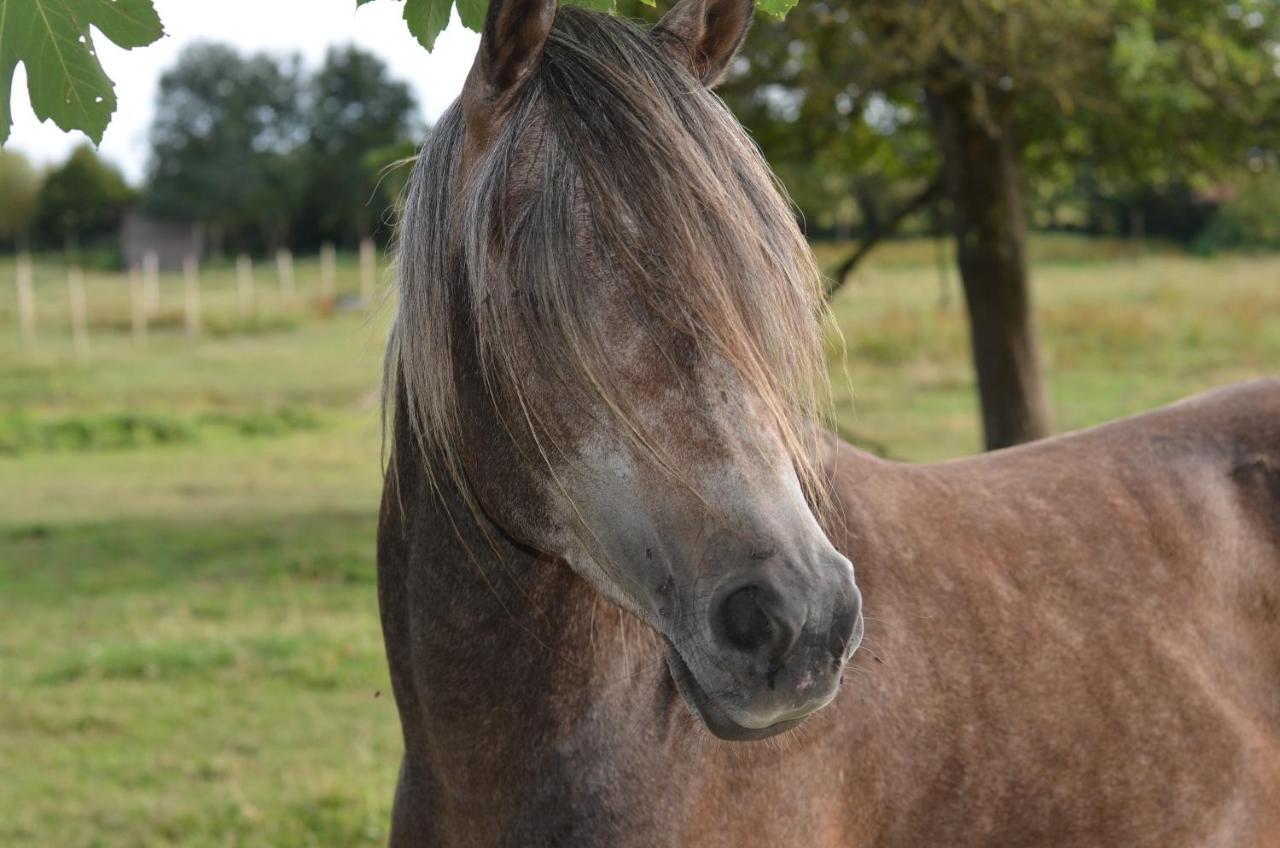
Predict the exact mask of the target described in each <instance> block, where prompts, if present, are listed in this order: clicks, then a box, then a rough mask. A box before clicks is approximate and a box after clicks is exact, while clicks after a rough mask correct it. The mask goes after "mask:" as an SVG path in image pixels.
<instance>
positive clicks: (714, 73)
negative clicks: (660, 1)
mask: <svg viewBox="0 0 1280 848" xmlns="http://www.w3.org/2000/svg"><path fill="white" fill-rule="evenodd" d="M755 10H756V4H755V0H680V2H679V3H677V4H676V5H675V7H674V8H673V9H672V10H671V11H670V12H667V13H666V14H665V15H663V16H662V20H660V21H658V25H657V26H655V27H654V28H653V35H654V37H655V38H657V39H658V40H659V41H660V42H662V43H663V44H664V45H665V46H666V47H667V48H668V49H670V50H671V51H672V52H673V53H674V54H675V55H676V57H677V58H678V59H679V60H680V61H681V62H683V63H684V64H685V66H686V67H688V68H689V70H690V71H692V72H693V75H694V76H695V77H697V78H698V79H700V80H702V82H703V84H704V85H706V86H707V87H708V88H712V87H714V86H715V85H716V83H718V82H720V80H721V79H723V78H724V75H725V73H726V72H728V70H729V63H730V62H732V61H733V57H734V54H736V53H737V52H738V48H739V47H741V46H742V42H743V41H744V40H745V39H746V37H747V30H748V29H750V28H751V18H752V16H753V15H754V14H755Z"/></svg>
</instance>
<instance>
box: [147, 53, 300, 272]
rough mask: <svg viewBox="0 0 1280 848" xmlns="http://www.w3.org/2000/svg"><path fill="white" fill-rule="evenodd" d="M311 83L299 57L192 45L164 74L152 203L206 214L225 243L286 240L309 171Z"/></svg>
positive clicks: (163, 212) (217, 245)
mask: <svg viewBox="0 0 1280 848" xmlns="http://www.w3.org/2000/svg"><path fill="white" fill-rule="evenodd" d="M302 92H303V86H302V82H301V78H300V67H299V61H298V59H297V58H296V57H295V58H290V59H287V60H285V61H283V62H280V61H277V60H275V59H273V58H271V57H269V56H265V55H260V56H252V57H249V58H244V57H241V56H240V55H239V54H238V53H236V52H235V51H234V50H232V49H231V48H229V47H226V46H223V45H216V44H198V45H193V46H191V47H188V48H187V49H186V50H184V51H183V53H182V55H181V56H180V57H179V59H178V63H177V65H175V66H174V67H173V68H172V69H171V70H169V71H167V72H166V73H165V74H164V75H163V76H162V77H161V78H160V93H159V97H158V102H157V103H156V117H155V121H154V123H153V124H152V126H151V149H152V159H151V163H150V167H149V176H148V181H147V190H146V195H145V198H144V204H145V208H146V209H147V211H148V212H150V213H151V214H154V215H158V216H164V217H168V218H175V219H179V220H189V221H200V222H202V223H204V224H205V226H206V228H207V230H208V232H209V238H210V243H211V245H212V246H213V248H214V249H215V250H218V249H221V248H222V247H223V246H224V245H225V244H226V243H227V242H233V243H236V244H241V245H243V244H252V245H257V246H266V247H268V248H274V247H276V246H278V245H280V244H282V243H284V241H285V240H286V239H287V238H288V236H289V229H290V223H291V221H292V220H293V217H294V212H295V210H296V208H297V205H298V202H299V198H300V195H301V191H302V188H303V180H304V173H303V168H302V156H301V154H300V152H299V151H300V148H301V147H302V145H303V143H304V142H305V140H306V138H307V126H306V123H305V121H304V120H303V117H302Z"/></svg>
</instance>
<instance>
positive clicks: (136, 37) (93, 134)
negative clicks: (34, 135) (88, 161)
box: [0, 0, 164, 144]
mask: <svg viewBox="0 0 1280 848" xmlns="http://www.w3.org/2000/svg"><path fill="white" fill-rule="evenodd" d="M90 25H92V26H95V27H97V28H98V30H99V31H100V32H101V33H102V34H103V35H104V36H106V37H107V38H109V39H111V40H112V41H114V42H115V43H116V44H118V45H120V46H121V47H123V48H125V49H132V48H134V47H142V46H145V45H147V44H151V43H152V42H154V41H155V40H156V39H158V38H160V36H162V35H164V27H163V26H161V24H160V18H159V17H158V16H157V15H156V11H155V8H154V7H153V6H152V5H151V0H114V1H113V0H0V143H3V142H5V141H7V140H8V138H9V130H10V124H11V122H12V115H11V113H10V106H9V99H10V96H11V94H12V91H13V72H14V70H15V69H16V68H17V66H18V63H19V62H22V63H23V65H25V66H26V69H27V91H28V93H29V95H30V97H31V108H32V110H33V111H34V112H35V113H36V117H37V118H39V119H40V120H42V121H43V120H48V119H50V118H52V119H53V122H54V123H55V124H57V125H58V127H59V128H61V129H63V130H82V131H83V132H84V133H85V134H86V135H88V136H89V137H90V138H91V139H93V141H94V143H95V144H96V143H98V142H101V141H102V133H103V131H104V130H106V128H107V124H108V123H109V122H110V121H111V115H112V113H114V112H115V110H116V95H115V86H114V85H113V84H112V82H111V79H110V78H109V77H108V76H107V75H106V72H105V71H103V70H102V65H101V64H100V63H99V62H98V56H97V54H96V53H95V52H94V49H93V37H92V35H91V34H90V32H89V27H90Z"/></svg>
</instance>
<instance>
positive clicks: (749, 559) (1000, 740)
mask: <svg viewBox="0 0 1280 848" xmlns="http://www.w3.org/2000/svg"><path fill="white" fill-rule="evenodd" d="M752 16H753V5H752V2H751V0H679V2H678V3H677V4H676V5H675V6H674V7H673V8H672V9H671V10H670V11H669V12H668V13H667V14H666V15H665V16H664V17H662V19H661V20H660V21H659V22H658V23H657V24H656V25H655V26H653V27H652V28H650V29H645V28H643V27H641V26H639V25H637V24H633V23H630V22H627V21H623V20H619V19H616V18H613V17H609V16H604V15H600V14H596V13H594V12H591V11H587V10H584V9H580V8H573V7H566V8H557V5H556V2H555V0H490V3H489V9H488V12H487V17H486V19H485V23H484V28H483V32H482V35H481V41H480V46H479V50H478V53H477V57H476V59H475V63H474V65H473V67H472V69H471V71H470V73H469V75H468V77H467V81H466V83H465V86H464V89H463V92H462V94H461V96H460V97H459V99H458V101H457V102H456V103H455V104H454V105H453V106H452V107H451V108H450V109H449V111H448V112H447V113H446V114H445V115H444V116H443V117H442V119H441V121H440V122H439V124H438V125H437V126H436V128H435V129H434V131H433V132H432V133H431V134H430V136H429V137H428V140H427V142H426V144H425V146H424V148H423V150H422V152H421V155H420V156H419V159H418V162H417V164H416V166H415V170H414V173H413V176H412V178H411V180H410V183H409V186H408V188H407V194H406V198H405V203H404V209H403V213H402V221H401V230H400V234H399V244H398V248H397V250H398V276H399V282H398V286H399V305H398V309H397V314H396V317H395V320H394V322H393V327H392V331H391V338H390V342H389V345H388V354H387V367H386V376H385V378H384V380H385V384H384V393H385V397H386V405H387V416H388V417H387V423H386V427H387V433H388V436H387V439H388V441H387V444H388V456H387V460H386V481H385V488H384V493H383V503H382V510H381V517H380V522H379V538H378V597H379V606H380V611H381V622H382V628H383V633H384V637H385V645H386V654H387V660H388V663H389V667H390V672H391V679H392V684H393V690H394V695H395V700H396V704H397V707H398V711H399V716H400V721H401V726H402V730H403V739H404V752H403V757H402V760H401V764H400V771H399V777H398V784H397V788H396V792H395V798H394V803H393V812H392V821H391V830H390V843H391V844H392V845H394V846H410V845H412V846H473V845H474V846H489V845H506V846H646V848H647V847H648V846H792V845H794V846H859V847H860V846H878V847H879V848H908V847H909V848H921V846H937V845H947V846H1045V845H1051V846H1081V847H1083V846H1090V848H1094V846H1161V848H1183V847H1185V846H1268V845H1270V846H1274V845H1280V620H1278V618H1277V615H1278V612H1280V380H1275V379H1271V380H1260V381H1255V382H1250V383H1244V384H1240V385H1237V386H1234V387H1228V388H1225V389H1220V390H1217V391H1214V392H1211V393H1208V394H1205V395H1203V396H1199V397H1197V398H1193V399H1191V400H1188V401H1184V402H1182V403H1180V404H1176V405H1174V406H1171V407H1168V408H1165V409H1162V410H1157V411H1155V412H1150V413H1147V414H1144V415H1141V416H1138V417H1134V418H1131V419H1127V420H1123V421H1119V422H1115V423H1111V424H1107V425H1103V426H1101V427H1098V428H1095V429H1090V430H1085V431H1082V432H1078V433H1074V434H1067V435H1062V436H1057V437H1054V438H1050V439H1047V440H1043V441H1041V442H1037V443H1032V444H1029V445H1024V446H1020V447H1016V448H1011V449H1006V450H1002V451H998V452H994V453H990V454H985V455H981V456H976V457H972V458H965V459H959V460H953V461H949V462H944V463H941V464H934V465H909V464H900V463H895V462H891V461H888V460H885V459H881V458H878V457H875V456H872V455H870V454H868V453H865V452H863V451H861V450H858V449H855V448H854V447H851V446H850V445H848V444H845V443H843V442H841V441H839V440H838V439H837V438H835V437H834V436H832V435H830V434H829V433H828V432H827V431H826V430H824V429H823V427H822V425H821V422H822V420H823V418H822V415H823V410H824V408H826V407H827V406H828V404H827V401H826V397H827V395H826V389H825V388H824V384H823V378H822V376H821V373H822V369H823V366H824V359H823V357H824V353H823V338H824V326H823V325H824V316H825V313H824V309H823V300H822V286H821V275H820V274H819V272H818V271H817V269H816V267H815V265H814V262H813V259H812V257H811V254H810V252H809V249H808V247H807V245H806V243H805V240H804V239H803V237H802V234H801V232H800V229H799V225H798V223H797V220H796V216H795V215H794V214H793V212H792V210H791V209H790V207H789V204H788V201H787V200H786V199H785V196H784V194H783V193H782V190H781V188H780V186H779V185H778V184H777V182H776V181H775V179H774V178H773V176H772V174H771V172H770V171H769V169H768V168H767V166H766V165H765V163H764V161H763V159H762V157H761V155H760V153H759V152H758V151H757V149H756V148H755V147H754V146H753V144H752V143H751V141H750V140H749V138H748V137H747V135H746V134H745V132H744V131H743V129H742V128H741V127H740V126H739V125H738V124H737V122H736V121H735V120H734V119H733V117H732V116H731V114H730V113H729V111H728V110H727V108H726V107H725V106H724V105H723V104H722V102H721V101H720V100H719V99H718V98H717V97H716V96H715V95H714V93H713V88H714V86H715V85H716V83H717V82H718V81H719V80H720V79H721V78H722V77H723V76H724V75H725V74H726V72H727V71H728V69H729V68H730V66H731V63H732V62H733V59H734V55H735V52H736V51H737V49H738V47H739V46H740V45H741V43H742V40H743V38H744V37H745V34H746V32H747V29H748V27H749V25H750V22H751V19H752ZM864 609H865V616H864Z"/></svg>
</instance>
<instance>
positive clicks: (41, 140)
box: [5, 0, 480, 183]
mask: <svg viewBox="0 0 1280 848" xmlns="http://www.w3.org/2000/svg"><path fill="white" fill-rule="evenodd" d="M155 6H156V10H157V11H158V12H159V13H160V19H161V20H162V21H163V22H164V25H165V32H166V33H167V34H166V35H165V37H164V38H162V39H161V40H160V41H158V42H156V43H155V44H153V45H151V46H150V47H142V48H139V49H137V50H121V49H120V48H118V47H116V46H115V45H114V44H112V43H111V42H110V41H109V40H107V39H106V38H105V37H103V36H102V35H100V34H99V33H96V32H95V33H94V47H95V48H96V49H97V51H98V57H99V59H100V61H101V62H102V66H103V68H105V69H106V72H107V76H109V77H111V79H113V80H115V83H116V96H117V98H118V100H119V104H118V105H117V106H116V113H115V116H114V117H113V118H112V119H111V125H110V126H109V127H107V132H106V134H105V135H104V136H103V138H102V147H101V148H100V150H101V152H102V154H103V155H104V156H105V157H106V158H108V159H110V160H111V161H113V162H115V163H116V165H118V166H119V167H120V168H121V169H122V170H123V171H124V172H125V175H126V176H127V177H128V178H129V180H130V181H131V182H134V183H137V182H139V181H140V180H141V179H142V175H143V171H144V168H145V166H146V156H147V128H148V126H149V125H150V123H151V112H152V104H153V101H154V100H155V94H156V88H157V86H158V85H159V81H160V75H161V74H162V73H163V72H164V71H165V70H167V69H168V68H170V67H172V66H173V64H174V62H175V61H176V60H177V57H178V54H179V53H180V52H181V51H182V48H183V47H186V46H187V45H188V44H191V43H192V42H194V41H221V42H226V43H229V44H231V45H233V46H234V47H236V48H237V49H238V50H240V51H241V52H257V51H261V50H266V51H270V52H273V53H284V52H296V53H301V54H302V56H303V61H304V62H306V63H307V65H308V66H310V67H312V68H314V67H316V66H318V65H319V64H320V62H321V61H322V60H323V58H324V54H325V51H326V50H327V49H328V48H329V47H330V46H332V45H335V44H350V43H355V44H357V45H359V46H360V47H363V48H365V49H366V50H369V51H371V52H373V53H376V54H377V55H378V56H381V57H382V59H383V60H384V61H385V62H386V63H387V65H388V66H389V67H390V69H391V74H392V75H393V76H394V77H396V78H398V79H402V80H405V81H406V82H408V83H409V84H410V85H411V86H412V87H413V90H414V92H415V93H416V95H417V98H418V104H419V106H420V108H421V112H422V114H423V115H424V116H425V117H426V118H427V120H428V121H434V120H435V119H436V118H437V117H438V116H439V115H440V113H441V112H443V111H444V109H445V107H447V106H448V105H449V104H450V103H451V102H452V101H453V99H454V98H455V97H456V96H457V95H458V92H459V91H460V90H461V88H462V81H463V79H464V78H465V77H466V75H467V71H468V70H469V69H470V67H471V59H472V57H473V56H474V55H475V50H476V46H477V45H478V44H479V42H480V36H478V35H477V34H475V33H473V32H470V31H469V30H466V29H463V28H462V25H461V24H459V23H458V17H457V13H456V12H455V13H454V17H453V20H452V21H451V22H450V24H449V28H448V29H447V30H445V32H444V33H443V34H441V36H440V37H439V38H438V39H437V40H436V45H435V49H434V50H433V51H432V52H431V53H430V54H428V53H427V52H426V51H425V50H423V49H422V47H421V45H419V44H418V42H417V41H415V40H414V39H413V37H412V36H410V35H409V32H408V30H407V29H406V28H405V24H404V21H403V20H402V19H401V17H400V15H401V13H402V11H403V8H404V6H403V4H402V3H398V2H392V0H378V1H377V2H375V3H370V4H369V5H367V6H362V7H361V8H360V9H359V10H358V11H357V9H356V3H355V0H214V2H208V1H207V0H155ZM12 98H13V99H12V104H13V117H14V124H13V131H12V134H11V135H10V137H9V141H8V143H6V144H5V149H8V150H19V151H21V152H22V153H23V154H25V155H26V156H27V157H28V158H30V159H31V160H32V161H33V162H35V163H37V164H39V165H47V164H52V163H55V162H59V161H61V160H62V159H63V158H65V157H66V155H67V153H68V152H69V151H70V150H71V148H72V147H74V146H75V145H77V144H79V143H81V142H82V141H85V136H84V135H83V134H82V133H79V132H76V133H64V132H62V131H61V130H59V129H58V128H57V127H55V126H54V125H53V122H51V121H50V122H46V123H44V124H41V123H39V122H38V121H36V118H35V115H34V114H32V112H31V104H30V102H29V101H28V99H27V78H26V74H25V72H24V70H23V68H22V67H21V66H20V67H19V68H18V73H17V76H16V78H15V79H14V85H13V94H12Z"/></svg>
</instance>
